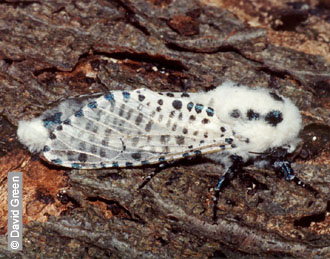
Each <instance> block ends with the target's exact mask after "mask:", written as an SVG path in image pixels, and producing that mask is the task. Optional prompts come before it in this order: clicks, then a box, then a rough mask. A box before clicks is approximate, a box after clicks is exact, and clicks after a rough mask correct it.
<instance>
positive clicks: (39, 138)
mask: <svg viewBox="0 0 330 259" xmlns="http://www.w3.org/2000/svg"><path fill="white" fill-rule="evenodd" d="M17 136H18V139H19V141H20V142H21V143H22V144H24V145H25V146H27V147H28V148H29V150H30V152H40V151H41V150H42V148H43V147H44V145H45V143H46V141H47V139H48V138H49V131H48V130H47V129H46V128H45V127H44V125H43V121H42V119H40V118H35V119H32V120H29V121H24V120H21V121H19V122H18V129H17Z"/></svg>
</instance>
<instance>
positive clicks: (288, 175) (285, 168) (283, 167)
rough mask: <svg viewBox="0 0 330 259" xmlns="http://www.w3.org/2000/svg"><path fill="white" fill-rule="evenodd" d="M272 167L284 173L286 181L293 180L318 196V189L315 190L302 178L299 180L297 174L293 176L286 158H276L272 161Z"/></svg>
mask: <svg viewBox="0 0 330 259" xmlns="http://www.w3.org/2000/svg"><path fill="white" fill-rule="evenodd" d="M272 166H273V168H274V169H275V170H276V171H278V172H280V173H281V174H283V175H284V177H285V180H287V181H293V182H295V183H296V184H297V185H298V186H301V187H303V188H305V189H307V190H308V191H310V192H311V193H313V194H314V196H315V197H316V196H318V191H317V190H315V189H314V188H313V187H312V186H311V185H309V184H307V183H304V182H303V181H302V180H300V179H299V178H298V177H297V176H295V174H294V171H293V169H292V167H291V162H290V161H288V160H276V161H275V162H274V163H273V165H272Z"/></svg>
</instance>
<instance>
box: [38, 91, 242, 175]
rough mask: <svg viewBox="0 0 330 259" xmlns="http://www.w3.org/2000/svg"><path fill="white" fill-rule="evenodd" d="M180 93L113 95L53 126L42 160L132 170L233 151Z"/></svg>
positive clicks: (229, 139) (228, 137)
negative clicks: (207, 154)
mask: <svg viewBox="0 0 330 259" xmlns="http://www.w3.org/2000/svg"><path fill="white" fill-rule="evenodd" d="M215 113H216V112H215V111H214V110H213V108H212V107H208V106H207V104H203V103H194V102H192V101H191V99H190V98H189V94H186V93H156V92H153V91H150V90H148V89H138V90H134V91H130V92H127V91H114V92H111V93H109V94H106V95H104V96H101V97H99V98H96V99H94V100H93V101H91V102H90V103H89V104H88V105H85V106H83V107H82V108H81V110H79V111H78V112H76V113H75V114H74V115H72V116H70V117H69V118H68V119H67V120H65V121H64V122H63V123H62V124H61V125H59V126H58V127H57V128H56V129H55V130H54V131H53V132H52V133H51V134H50V138H49V139H48V140H47V142H46V144H45V147H44V151H43V156H44V157H45V158H46V159H47V160H49V161H51V162H53V163H55V164H59V165H61V166H66V167H74V168H86V169H87V168H100V167H118V166H119V167H124V166H136V165H141V164H148V163H159V162H163V161H169V160H175V159H180V158H182V157H187V156H193V155H197V154H204V153H212V152H217V151H220V150H224V149H230V148H232V147H234V145H235V143H234V142H235V141H236V140H237V139H235V138H234V137H233V135H232V130H231V129H230V128H229V126H228V125H224V124H223V123H222V122H221V121H220V120H219V118H218V117H217V116H216V114H215Z"/></svg>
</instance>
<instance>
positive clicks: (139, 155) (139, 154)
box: [131, 152, 141, 160]
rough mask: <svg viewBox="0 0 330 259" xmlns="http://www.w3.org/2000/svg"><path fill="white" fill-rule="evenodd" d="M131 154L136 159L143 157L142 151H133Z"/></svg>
mask: <svg viewBox="0 0 330 259" xmlns="http://www.w3.org/2000/svg"><path fill="white" fill-rule="evenodd" d="M131 156H132V158H133V159H134V160H140V159H141V153H139V152H136V153H132V155H131Z"/></svg>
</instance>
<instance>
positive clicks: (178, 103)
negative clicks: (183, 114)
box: [172, 100, 182, 110]
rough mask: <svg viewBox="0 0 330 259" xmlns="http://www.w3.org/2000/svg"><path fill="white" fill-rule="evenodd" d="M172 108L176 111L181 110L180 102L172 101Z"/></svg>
mask: <svg viewBox="0 0 330 259" xmlns="http://www.w3.org/2000/svg"><path fill="white" fill-rule="evenodd" d="M172 106H173V107H174V108H175V109H177V110H180V109H181V108H182V102H181V101H180V100H174V101H173V102H172Z"/></svg>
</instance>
